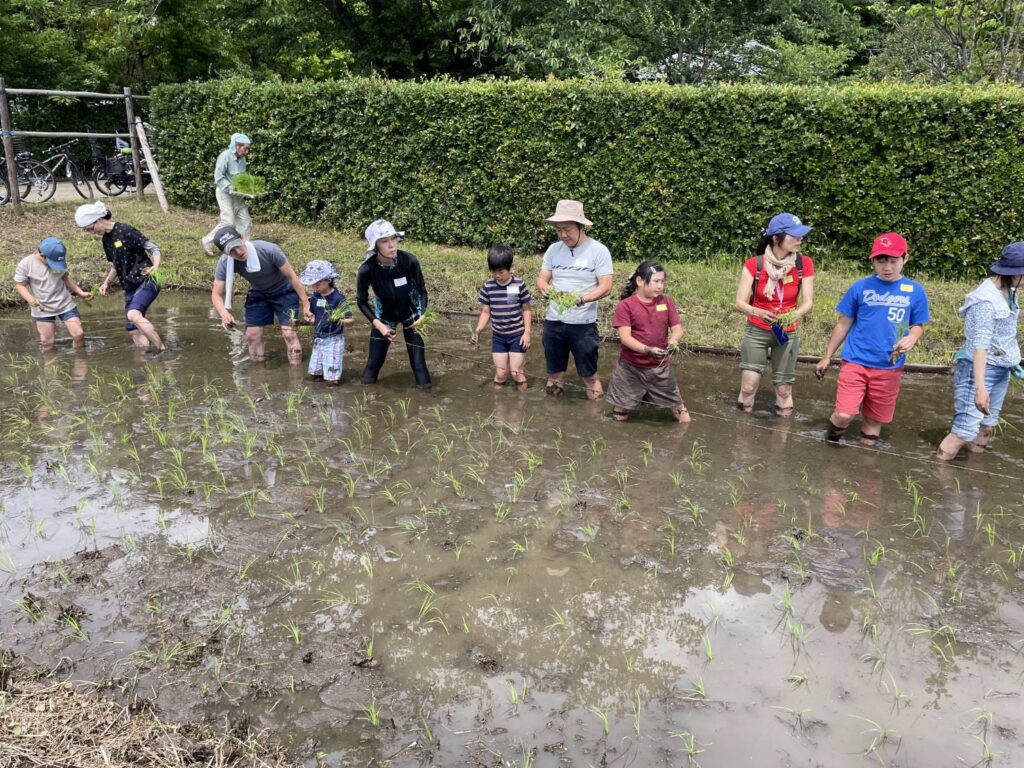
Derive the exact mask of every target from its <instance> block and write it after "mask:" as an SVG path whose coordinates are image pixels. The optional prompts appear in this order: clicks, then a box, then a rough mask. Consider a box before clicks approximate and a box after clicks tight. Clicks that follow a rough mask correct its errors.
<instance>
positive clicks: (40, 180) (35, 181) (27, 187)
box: [18, 160, 57, 203]
mask: <svg viewBox="0 0 1024 768" xmlns="http://www.w3.org/2000/svg"><path fill="white" fill-rule="evenodd" d="M18 184H19V185H20V186H21V187H22V191H23V192H24V194H23V195H22V196H21V199H22V200H24V201H25V202H26V203H45V202H46V201H47V200H49V199H50V198H51V197H53V193H54V192H56V191H57V181H56V179H54V178H53V173H51V172H50V169H49V168H47V167H46V166H45V165H43V164H42V163H40V162H39V161H38V160H22V161H21V162H19V163H18Z"/></svg>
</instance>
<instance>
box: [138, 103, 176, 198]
mask: <svg viewBox="0 0 1024 768" xmlns="http://www.w3.org/2000/svg"><path fill="white" fill-rule="evenodd" d="M135 132H136V133H137V134H138V136H139V143H140V144H142V153H143V154H144V155H145V156H146V165H147V166H148V167H149V175H150V177H151V178H152V179H153V189H155V190H156V199H157V200H158V201H159V202H160V210H161V211H163V212H164V213H170V212H171V209H170V208H169V207H168V205H167V197H166V196H165V195H164V185H163V184H161V183H160V170H159V169H158V168H157V167H156V158H154V157H153V152H152V150H150V148H149V139H148V138H146V129H145V128H144V127H143V126H142V120H141V119H140V118H138V117H136V118H135Z"/></svg>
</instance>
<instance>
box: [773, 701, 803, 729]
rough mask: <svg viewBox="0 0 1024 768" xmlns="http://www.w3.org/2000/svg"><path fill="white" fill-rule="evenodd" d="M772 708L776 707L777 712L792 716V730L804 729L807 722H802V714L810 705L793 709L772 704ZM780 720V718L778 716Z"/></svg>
mask: <svg viewBox="0 0 1024 768" xmlns="http://www.w3.org/2000/svg"><path fill="white" fill-rule="evenodd" d="M772 709H776V710H778V711H779V712H785V713H786V714H787V715H790V716H791V717H792V718H793V725H792V728H793V730H800V731H801V732H802V731H804V730H806V728H807V724H806V723H805V722H804V715H806V714H807V713H808V712H810V711H811V710H810V707H804V708H803V709H793V708H792V707H783V706H772ZM779 719H780V720H781V719H782V718H779Z"/></svg>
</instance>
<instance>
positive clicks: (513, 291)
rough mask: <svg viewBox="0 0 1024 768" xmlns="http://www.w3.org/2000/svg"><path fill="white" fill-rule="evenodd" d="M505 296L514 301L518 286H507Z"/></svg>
mask: <svg viewBox="0 0 1024 768" xmlns="http://www.w3.org/2000/svg"><path fill="white" fill-rule="evenodd" d="M505 294H506V295H507V296H508V297H509V298H510V299H514V298H515V297H516V296H518V295H519V286H518V285H510V286H508V287H507V288H505Z"/></svg>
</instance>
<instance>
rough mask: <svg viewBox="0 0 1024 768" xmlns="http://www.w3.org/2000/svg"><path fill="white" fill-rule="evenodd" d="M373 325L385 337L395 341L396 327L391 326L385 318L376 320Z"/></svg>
mask: <svg viewBox="0 0 1024 768" xmlns="http://www.w3.org/2000/svg"><path fill="white" fill-rule="evenodd" d="M373 327H374V328H376V329H377V330H378V331H379V332H380V335H381V336H383V337H384V338H385V339H387V340H388V341H394V339H395V329H394V328H392V327H391V326H389V325H388V324H387V323H385V322H384V321H383V320H379V319H378V320H374V321H373Z"/></svg>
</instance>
